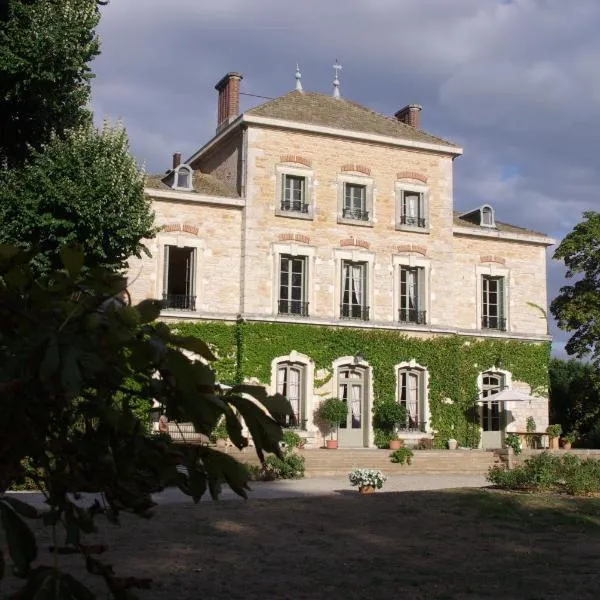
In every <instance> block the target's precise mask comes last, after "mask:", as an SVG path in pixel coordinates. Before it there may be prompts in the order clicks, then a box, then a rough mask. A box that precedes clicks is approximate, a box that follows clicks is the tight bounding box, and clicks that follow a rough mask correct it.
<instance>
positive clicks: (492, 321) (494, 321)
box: [481, 317, 506, 331]
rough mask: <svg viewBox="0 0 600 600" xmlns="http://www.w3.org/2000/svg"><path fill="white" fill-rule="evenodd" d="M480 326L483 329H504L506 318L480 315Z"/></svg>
mask: <svg viewBox="0 0 600 600" xmlns="http://www.w3.org/2000/svg"><path fill="white" fill-rule="evenodd" d="M481 327H482V328H483V329H497V330H498V331H506V319H505V318H503V317H482V318H481Z"/></svg>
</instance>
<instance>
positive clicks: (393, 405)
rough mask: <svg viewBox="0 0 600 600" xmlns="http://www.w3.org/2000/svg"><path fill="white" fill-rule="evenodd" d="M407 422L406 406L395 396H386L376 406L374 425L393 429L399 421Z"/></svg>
mask: <svg viewBox="0 0 600 600" xmlns="http://www.w3.org/2000/svg"><path fill="white" fill-rule="evenodd" d="M405 422H406V407H405V406H403V405H402V404H398V402H396V401H395V400H394V399H393V398H386V399H384V400H382V401H381V402H379V404H377V405H376V407H375V414H374V415H373V427H375V428H376V429H382V430H384V431H393V430H394V428H395V427H397V426H398V424H399V423H405Z"/></svg>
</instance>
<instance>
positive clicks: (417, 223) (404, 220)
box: [400, 215, 426, 227]
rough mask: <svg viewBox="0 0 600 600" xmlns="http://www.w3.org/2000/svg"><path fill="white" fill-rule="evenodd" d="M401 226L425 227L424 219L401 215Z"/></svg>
mask: <svg viewBox="0 0 600 600" xmlns="http://www.w3.org/2000/svg"><path fill="white" fill-rule="evenodd" d="M400 224H401V225H408V226H409V227H425V224H426V222H425V219H423V218H422V217H411V216H408V215H402V216H401V217H400Z"/></svg>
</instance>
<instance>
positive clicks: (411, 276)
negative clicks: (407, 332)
mask: <svg viewBox="0 0 600 600" xmlns="http://www.w3.org/2000/svg"><path fill="white" fill-rule="evenodd" d="M406 292H407V293H406V295H407V300H408V307H407V308H409V309H415V308H417V272H416V270H415V269H409V270H408V271H407V273H406Z"/></svg>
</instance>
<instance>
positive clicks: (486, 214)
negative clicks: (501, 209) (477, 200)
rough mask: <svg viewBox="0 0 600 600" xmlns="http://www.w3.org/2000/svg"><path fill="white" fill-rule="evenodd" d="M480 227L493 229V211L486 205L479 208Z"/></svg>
mask: <svg viewBox="0 0 600 600" xmlns="http://www.w3.org/2000/svg"><path fill="white" fill-rule="evenodd" d="M481 225H483V226H484V227H495V224H494V209H493V208H492V207H491V206H488V205H487V204H484V205H483V206H482V207H481Z"/></svg>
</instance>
